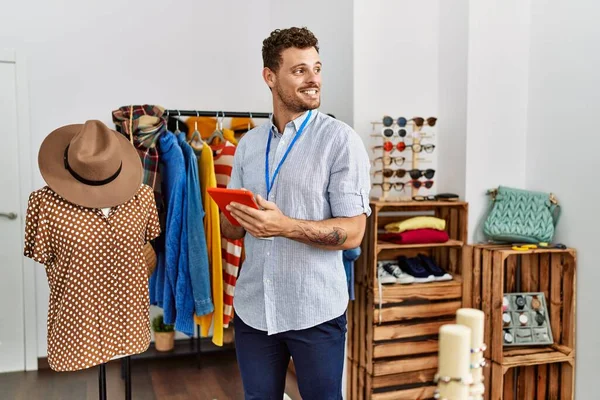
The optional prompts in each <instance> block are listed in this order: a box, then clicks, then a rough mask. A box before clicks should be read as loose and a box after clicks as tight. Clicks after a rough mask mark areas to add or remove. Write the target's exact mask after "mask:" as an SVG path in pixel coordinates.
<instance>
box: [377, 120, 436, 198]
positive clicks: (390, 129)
mask: <svg viewBox="0 0 600 400" xmlns="http://www.w3.org/2000/svg"><path fill="white" fill-rule="evenodd" d="M436 122H437V118H436V117H429V118H426V119H425V118H422V117H414V118H411V119H406V118H404V117H399V118H397V119H394V118H392V117H390V116H387V115H386V116H384V117H383V118H382V122H373V123H372V126H373V132H374V133H373V134H372V135H371V136H377V137H378V138H381V140H382V143H381V145H378V146H374V147H372V149H373V150H374V151H377V150H379V149H381V153H376V154H378V156H377V157H375V158H374V160H373V165H378V164H381V170H380V171H375V172H374V173H373V175H375V176H376V175H377V174H378V173H380V174H381V181H380V182H377V183H373V185H372V186H374V187H379V188H380V189H381V195H380V196H379V198H378V200H379V201H409V200H411V199H414V198H415V197H419V190H420V189H421V188H426V189H430V188H431V187H432V186H433V180H432V179H431V178H433V175H434V174H435V170H433V169H428V170H426V171H425V172H423V174H422V175H421V176H424V177H425V178H426V180H425V181H421V180H419V179H418V178H416V179H415V178H414V177H412V176H410V175H409V178H410V181H409V182H392V181H391V180H392V178H394V176H396V174H392V175H391V176H386V174H385V173H384V171H385V169H386V168H390V169H391V168H392V166H394V165H396V166H404V165H405V164H404V163H405V162H406V161H408V160H406V157H405V156H403V155H402V154H404V152H405V151H407V152H408V153H409V154H411V160H410V162H411V168H412V170H413V171H414V170H416V171H418V170H419V162H429V161H428V160H427V159H425V158H422V157H420V156H419V154H422V153H423V152H424V153H432V152H433V150H434V149H435V145H434V144H433V143H426V144H423V143H421V139H422V138H430V137H432V136H431V135H428V134H426V133H424V132H423V131H422V129H423V127H424V126H428V127H434V126H435V125H436ZM377 125H383V128H382V129H381V132H380V134H376V133H375V132H376V130H377V128H376V126H377ZM393 137H399V138H401V140H402V141H401V142H398V143H396V144H395V145H394V144H393V143H392V141H391V139H392V138H393ZM407 137H410V138H411V139H412V141H411V143H410V144H406V142H405V139H406V138H407ZM417 148H418V149H419V150H418V151H416V150H415V149H417ZM395 153H398V154H401V155H398V156H396V154H395ZM379 154H380V156H379ZM407 173H408V172H405V174H404V175H406V174H407ZM416 182H418V184H417V183H416ZM408 189H410V191H411V194H410V196H390V193H391V192H392V190H395V191H400V192H403V191H405V190H408ZM426 198H427V197H425V199H426Z"/></svg>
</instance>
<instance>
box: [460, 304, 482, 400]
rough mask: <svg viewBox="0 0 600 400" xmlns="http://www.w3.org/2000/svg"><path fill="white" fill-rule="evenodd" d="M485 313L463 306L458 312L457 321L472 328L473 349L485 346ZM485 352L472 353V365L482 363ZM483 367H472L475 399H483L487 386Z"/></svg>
mask: <svg viewBox="0 0 600 400" xmlns="http://www.w3.org/2000/svg"><path fill="white" fill-rule="evenodd" d="M484 318H485V314H484V313H483V311H481V310H476V309H474V308H461V309H459V310H458V311H457V312H456V323H457V324H458V325H464V326H466V327H468V328H470V329H471V346H470V347H471V349H481V346H483V322H484V321H483V319H484ZM482 361H483V352H482V351H480V352H475V353H471V366H475V365H480V363H481V362H482ZM482 372H483V371H482V369H481V368H471V375H472V382H473V384H472V385H471V388H470V395H471V397H472V398H473V400H479V399H483V394H484V392H485V387H484V385H483V373H482Z"/></svg>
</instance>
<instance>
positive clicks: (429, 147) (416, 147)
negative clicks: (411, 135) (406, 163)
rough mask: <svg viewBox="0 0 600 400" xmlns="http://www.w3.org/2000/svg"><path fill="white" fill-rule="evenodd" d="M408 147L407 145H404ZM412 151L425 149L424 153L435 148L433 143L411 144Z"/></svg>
mask: <svg viewBox="0 0 600 400" xmlns="http://www.w3.org/2000/svg"><path fill="white" fill-rule="evenodd" d="M406 147H409V146H406ZM410 147H411V148H412V151H413V153H420V152H422V151H423V150H425V152H426V153H433V149H435V144H411V145H410Z"/></svg>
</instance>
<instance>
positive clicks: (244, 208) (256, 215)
mask: <svg viewBox="0 0 600 400" xmlns="http://www.w3.org/2000/svg"><path fill="white" fill-rule="evenodd" d="M229 207H230V208H229V209H228V211H229V212H231V211H232V210H237V211H238V212H242V213H244V214H247V215H250V216H252V217H253V218H256V219H260V217H261V211H260V210H257V209H255V208H252V207H248V206H245V205H243V204H240V203H235V202H231V203H229Z"/></svg>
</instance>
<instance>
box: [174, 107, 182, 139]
mask: <svg viewBox="0 0 600 400" xmlns="http://www.w3.org/2000/svg"><path fill="white" fill-rule="evenodd" d="M177 115H179V118H181V111H179V110H177ZM179 118H175V134H176V135H177V134H178V133H180V132H181V131H180V130H179Z"/></svg>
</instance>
